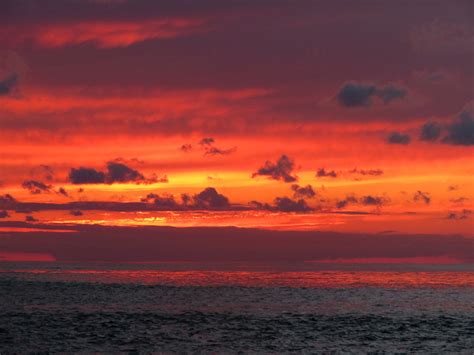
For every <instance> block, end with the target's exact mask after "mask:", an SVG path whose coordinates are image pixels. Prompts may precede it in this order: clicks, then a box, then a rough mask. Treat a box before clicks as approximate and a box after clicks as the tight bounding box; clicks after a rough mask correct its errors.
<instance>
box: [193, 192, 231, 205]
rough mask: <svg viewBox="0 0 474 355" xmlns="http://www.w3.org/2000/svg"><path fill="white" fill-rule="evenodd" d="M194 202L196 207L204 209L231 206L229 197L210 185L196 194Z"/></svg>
mask: <svg viewBox="0 0 474 355" xmlns="http://www.w3.org/2000/svg"><path fill="white" fill-rule="evenodd" d="M193 203H194V206H195V207H197V208H204V209H224V208H228V207H229V206H230V203H229V199H228V198H227V197H226V196H224V195H222V194H220V193H218V192H217V190H216V189H215V188H213V187H208V188H206V189H204V190H203V191H201V192H200V193H198V194H196V195H194V196H193Z"/></svg>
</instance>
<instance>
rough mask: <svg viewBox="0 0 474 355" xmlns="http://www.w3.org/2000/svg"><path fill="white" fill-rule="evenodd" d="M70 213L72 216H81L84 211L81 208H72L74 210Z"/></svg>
mask: <svg viewBox="0 0 474 355" xmlns="http://www.w3.org/2000/svg"><path fill="white" fill-rule="evenodd" d="M69 214H70V215H71V216H76V217H79V216H82V215H83V214H84V213H82V211H80V210H72V211H69Z"/></svg>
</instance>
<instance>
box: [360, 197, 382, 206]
mask: <svg viewBox="0 0 474 355" xmlns="http://www.w3.org/2000/svg"><path fill="white" fill-rule="evenodd" d="M384 202H385V199H384V198H383V197H378V196H371V195H367V196H364V197H362V198H361V199H360V203H361V204H362V205H365V206H381V205H383V204H384Z"/></svg>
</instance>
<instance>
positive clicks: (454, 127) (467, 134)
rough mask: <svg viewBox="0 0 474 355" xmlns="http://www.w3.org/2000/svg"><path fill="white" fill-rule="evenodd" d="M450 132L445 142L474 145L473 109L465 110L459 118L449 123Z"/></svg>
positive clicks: (448, 129)
mask: <svg viewBox="0 0 474 355" xmlns="http://www.w3.org/2000/svg"><path fill="white" fill-rule="evenodd" d="M447 131H448V134H447V135H446V137H445V138H444V139H443V142H444V143H447V144H452V145H464V146H468V145H474V118H473V114H472V110H471V111H469V110H465V111H463V112H462V113H461V114H460V115H459V116H458V118H457V119H456V120H455V121H454V122H453V123H451V124H450V125H448V127H447Z"/></svg>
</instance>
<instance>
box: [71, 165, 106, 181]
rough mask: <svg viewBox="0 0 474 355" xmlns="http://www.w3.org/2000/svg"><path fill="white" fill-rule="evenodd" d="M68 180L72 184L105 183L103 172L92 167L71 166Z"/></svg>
mask: <svg viewBox="0 0 474 355" xmlns="http://www.w3.org/2000/svg"><path fill="white" fill-rule="evenodd" d="M69 180H70V181H71V182H72V183H73V184H103V183H105V173H103V172H101V171H98V170H95V169H92V168H84V167H80V168H77V169H76V168H72V169H71V171H70V173H69Z"/></svg>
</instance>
